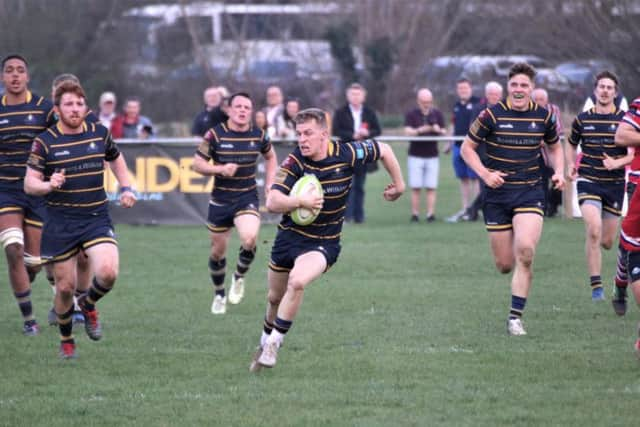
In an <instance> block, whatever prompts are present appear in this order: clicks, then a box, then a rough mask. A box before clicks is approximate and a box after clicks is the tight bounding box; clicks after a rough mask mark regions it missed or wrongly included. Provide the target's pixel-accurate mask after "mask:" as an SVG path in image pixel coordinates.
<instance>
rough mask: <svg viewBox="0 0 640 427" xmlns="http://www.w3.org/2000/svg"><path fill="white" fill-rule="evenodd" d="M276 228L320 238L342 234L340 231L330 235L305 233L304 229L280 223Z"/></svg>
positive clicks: (324, 238) (332, 237)
mask: <svg viewBox="0 0 640 427" xmlns="http://www.w3.org/2000/svg"><path fill="white" fill-rule="evenodd" d="M278 228H279V229H281V230H284V231H287V230H288V231H293V232H294V233H298V234H300V235H302V236H305V237H310V238H312V239H321V240H334V239H339V238H340V235H341V234H342V233H336V234H332V235H330V236H325V235H320V234H312V233H305V232H304V231H302V230H300V229H299V228H297V227H287V226H284V225H282V224H279V225H278Z"/></svg>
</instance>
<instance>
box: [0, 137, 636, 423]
mask: <svg viewBox="0 0 640 427" xmlns="http://www.w3.org/2000/svg"><path fill="white" fill-rule="evenodd" d="M404 151H406V149H405V147H404V146H399V149H398V150H397V152H398V154H399V155H400V157H401V158H402V159H404V155H403V154H404ZM442 159H443V161H442V172H441V176H442V178H441V179H442V181H441V187H440V193H439V196H440V197H439V205H438V210H437V215H438V217H439V219H440V220H439V221H438V222H436V223H434V224H427V223H425V222H421V223H419V224H410V223H409V221H408V220H409V198H408V197H403V198H402V199H401V200H399V201H398V202H397V203H396V204H390V203H386V202H383V201H382V198H381V195H380V193H381V191H382V187H383V184H384V183H386V179H385V175H384V173H382V172H378V173H376V174H374V175H370V176H369V180H368V190H369V191H368V194H367V212H368V221H367V223H366V224H365V225H362V226H353V225H350V226H347V227H346V228H345V230H344V233H343V236H344V237H343V249H342V254H341V256H340V259H339V262H338V264H337V265H336V266H335V267H334V268H332V269H331V271H330V272H329V273H328V274H326V275H325V276H324V277H323V278H322V279H321V280H319V281H318V282H316V283H314V284H313V285H312V286H311V287H310V288H309V289H308V291H307V292H306V295H305V301H304V304H303V307H302V310H301V311H300V314H299V316H298V318H297V319H296V321H295V323H294V326H293V328H292V330H291V332H290V333H289V335H288V336H287V338H286V343H285V346H284V347H283V348H282V350H281V352H280V357H279V359H278V365H277V366H276V367H275V368H274V369H272V370H266V371H262V372H261V373H259V374H257V375H256V374H251V373H249V372H248V365H249V362H250V359H251V356H252V353H253V350H254V348H255V346H256V344H257V343H258V339H259V335H260V330H261V324H262V318H263V316H264V306H265V295H266V280H265V279H266V271H267V269H266V265H267V260H268V255H269V250H270V245H271V243H272V241H273V237H274V234H275V227H274V226H265V227H263V229H262V232H261V236H260V244H259V248H258V256H257V259H256V261H255V263H254V265H253V268H252V270H251V271H250V273H249V275H248V277H247V282H248V286H249V288H248V291H247V295H246V297H245V300H244V301H243V302H242V304H240V305H239V306H229V307H228V311H227V314H226V315H225V316H216V317H214V316H213V315H212V314H211V313H210V304H211V294H212V291H211V285H210V280H209V278H208V273H207V256H208V255H207V254H208V238H207V233H206V230H205V228H204V227H125V226H120V227H118V233H119V240H120V248H121V264H122V265H121V274H120V278H119V280H118V282H117V284H116V289H115V290H114V292H112V293H111V294H109V296H108V297H107V298H105V299H104V300H103V301H101V302H100V304H99V306H98V307H99V309H100V311H101V314H102V321H103V330H104V335H105V338H104V339H103V341H100V342H97V343H95V342H91V341H89V339H88V338H87V337H86V335H85V334H84V331H83V330H81V329H80V330H76V339H77V342H78V353H79V358H78V359H77V360H75V361H61V360H59V359H58V357H57V350H58V332H57V329H56V328H53V327H48V326H46V325H45V322H46V313H47V311H48V309H49V307H50V304H51V291H50V290H49V286H48V284H47V283H46V280H45V279H44V276H39V277H38V279H37V281H36V284H35V288H34V299H35V309H36V312H37V315H38V318H39V319H40V321H41V323H42V324H43V331H42V334H41V335H40V336H38V337H35V338H26V337H23V336H22V334H21V326H22V325H21V321H20V318H19V312H18V308H17V306H16V303H15V300H14V298H13V296H12V294H11V292H10V289H9V285H8V284H7V274H6V262H0V270H1V271H0V277H2V278H3V280H2V286H0V337H1V340H2V345H1V346H0V425H2V426H47V427H54V426H69V425H79V426H80V425H85V426H94V425H95V426H103V425H108V426H138V425H140V426H147V425H148V426H176V425H180V426H192V425H211V426H367V427H369V426H433V425H452V426H461V425H469V426H477V425H482V426H503V425H504V426H507V425H509V426H511V425H520V426H521V425H536V426H550V425H557V426H570V425H571V426H573V425H575V426H635V425H637V424H636V423H637V412H636V411H637V405H638V400H639V398H640V376H639V375H638V373H639V372H640V365H639V362H638V360H636V358H635V356H634V354H633V352H632V344H633V340H634V337H635V333H636V330H635V328H636V324H637V322H638V318H639V316H638V310H637V309H636V307H635V306H634V304H631V305H630V310H629V313H628V314H627V316H626V317H623V318H619V317H617V316H615V314H614V313H613V311H612V309H611V305H610V303H609V302H608V301H607V302H604V303H593V302H592V301H591V298H590V290H589V287H588V285H587V279H588V277H587V276H588V275H587V273H586V268H585V261H584V255H583V252H584V251H583V238H584V231H583V225H582V222H581V221H577V220H562V219H553V220H548V221H546V222H545V229H544V234H543V237H542V240H541V244H540V246H539V248H538V253H537V256H536V263H535V268H534V272H535V277H534V284H533V288H532V294H531V295H530V298H529V300H528V304H527V309H526V311H525V317H524V321H525V325H526V327H527V331H528V332H529V335H528V336H526V337H518V338H510V337H508V336H507V335H506V330H505V318H506V315H507V312H508V306H509V302H510V299H509V295H510V292H509V286H508V283H509V276H501V275H499V274H498V273H497V272H496V271H495V269H494V267H493V262H492V258H491V254H490V251H489V246H488V242H487V236H486V232H485V231H484V227H483V226H482V224H481V223H464V224H447V223H445V222H443V221H442V219H443V218H444V217H445V216H447V215H449V214H451V213H452V212H454V211H455V210H457V208H458V204H459V196H458V191H457V184H456V182H455V181H454V180H453V178H451V176H452V174H451V168H450V165H449V162H450V159H449V157H445V156H443V157H442ZM402 162H404V160H402ZM403 167H404V163H403ZM231 248H232V250H231V251H230V264H231V265H233V264H234V263H235V257H236V254H237V249H236V248H237V241H234V242H233V243H232V245H231ZM603 261H604V262H603V263H604V268H603V277H604V278H605V279H606V283H607V293H608V294H609V293H610V290H611V289H610V284H611V277H612V276H613V273H614V267H615V265H614V263H615V254H614V253H613V252H609V253H606V254H605V256H604V260H603ZM634 419H636V422H634V421H633V420H634Z"/></svg>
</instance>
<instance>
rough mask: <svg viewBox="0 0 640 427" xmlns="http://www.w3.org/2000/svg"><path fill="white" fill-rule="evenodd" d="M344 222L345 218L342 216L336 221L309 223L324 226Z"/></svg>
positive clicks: (314, 225)
mask: <svg viewBox="0 0 640 427" xmlns="http://www.w3.org/2000/svg"><path fill="white" fill-rule="evenodd" d="M342 222H343V218H340V219H338V220H336V221H329V222H323V223H316V222H312V223H311V224H309V225H308V226H309V227H324V226H326V225H338V224H342Z"/></svg>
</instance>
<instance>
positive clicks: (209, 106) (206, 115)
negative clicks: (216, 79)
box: [191, 86, 229, 136]
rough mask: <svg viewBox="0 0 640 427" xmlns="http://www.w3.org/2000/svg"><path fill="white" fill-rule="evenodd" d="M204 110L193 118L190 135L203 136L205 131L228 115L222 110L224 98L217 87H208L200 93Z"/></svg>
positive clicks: (225, 119)
mask: <svg viewBox="0 0 640 427" xmlns="http://www.w3.org/2000/svg"><path fill="white" fill-rule="evenodd" d="M202 99H203V100H204V110H202V111H201V112H200V113H198V115H197V116H196V118H195V119H194V120H193V125H192V126H191V135H193V136H204V134H205V133H207V131H208V130H209V129H211V128H212V127H214V126H215V125H217V124H218V123H222V122H225V121H227V120H228V119H229V116H227V114H226V113H225V112H224V111H223V110H222V104H223V102H224V98H223V96H222V92H221V90H220V88H219V87H214V86H211V87H208V88H206V89H205V91H204V93H203V94H202Z"/></svg>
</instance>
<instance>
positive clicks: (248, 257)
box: [234, 246, 256, 279]
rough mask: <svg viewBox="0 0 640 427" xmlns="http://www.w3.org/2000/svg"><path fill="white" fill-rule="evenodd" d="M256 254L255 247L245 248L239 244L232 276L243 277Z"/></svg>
mask: <svg viewBox="0 0 640 427" xmlns="http://www.w3.org/2000/svg"><path fill="white" fill-rule="evenodd" d="M255 256H256V248H255V247H254V248H253V249H245V248H243V247H242V246H240V255H238V263H237V264H236V272H235V273H234V276H235V278H236V279H238V278H240V277H244V275H245V274H246V272H247V271H248V270H249V266H250V265H251V262H252V261H253V258H255Z"/></svg>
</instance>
